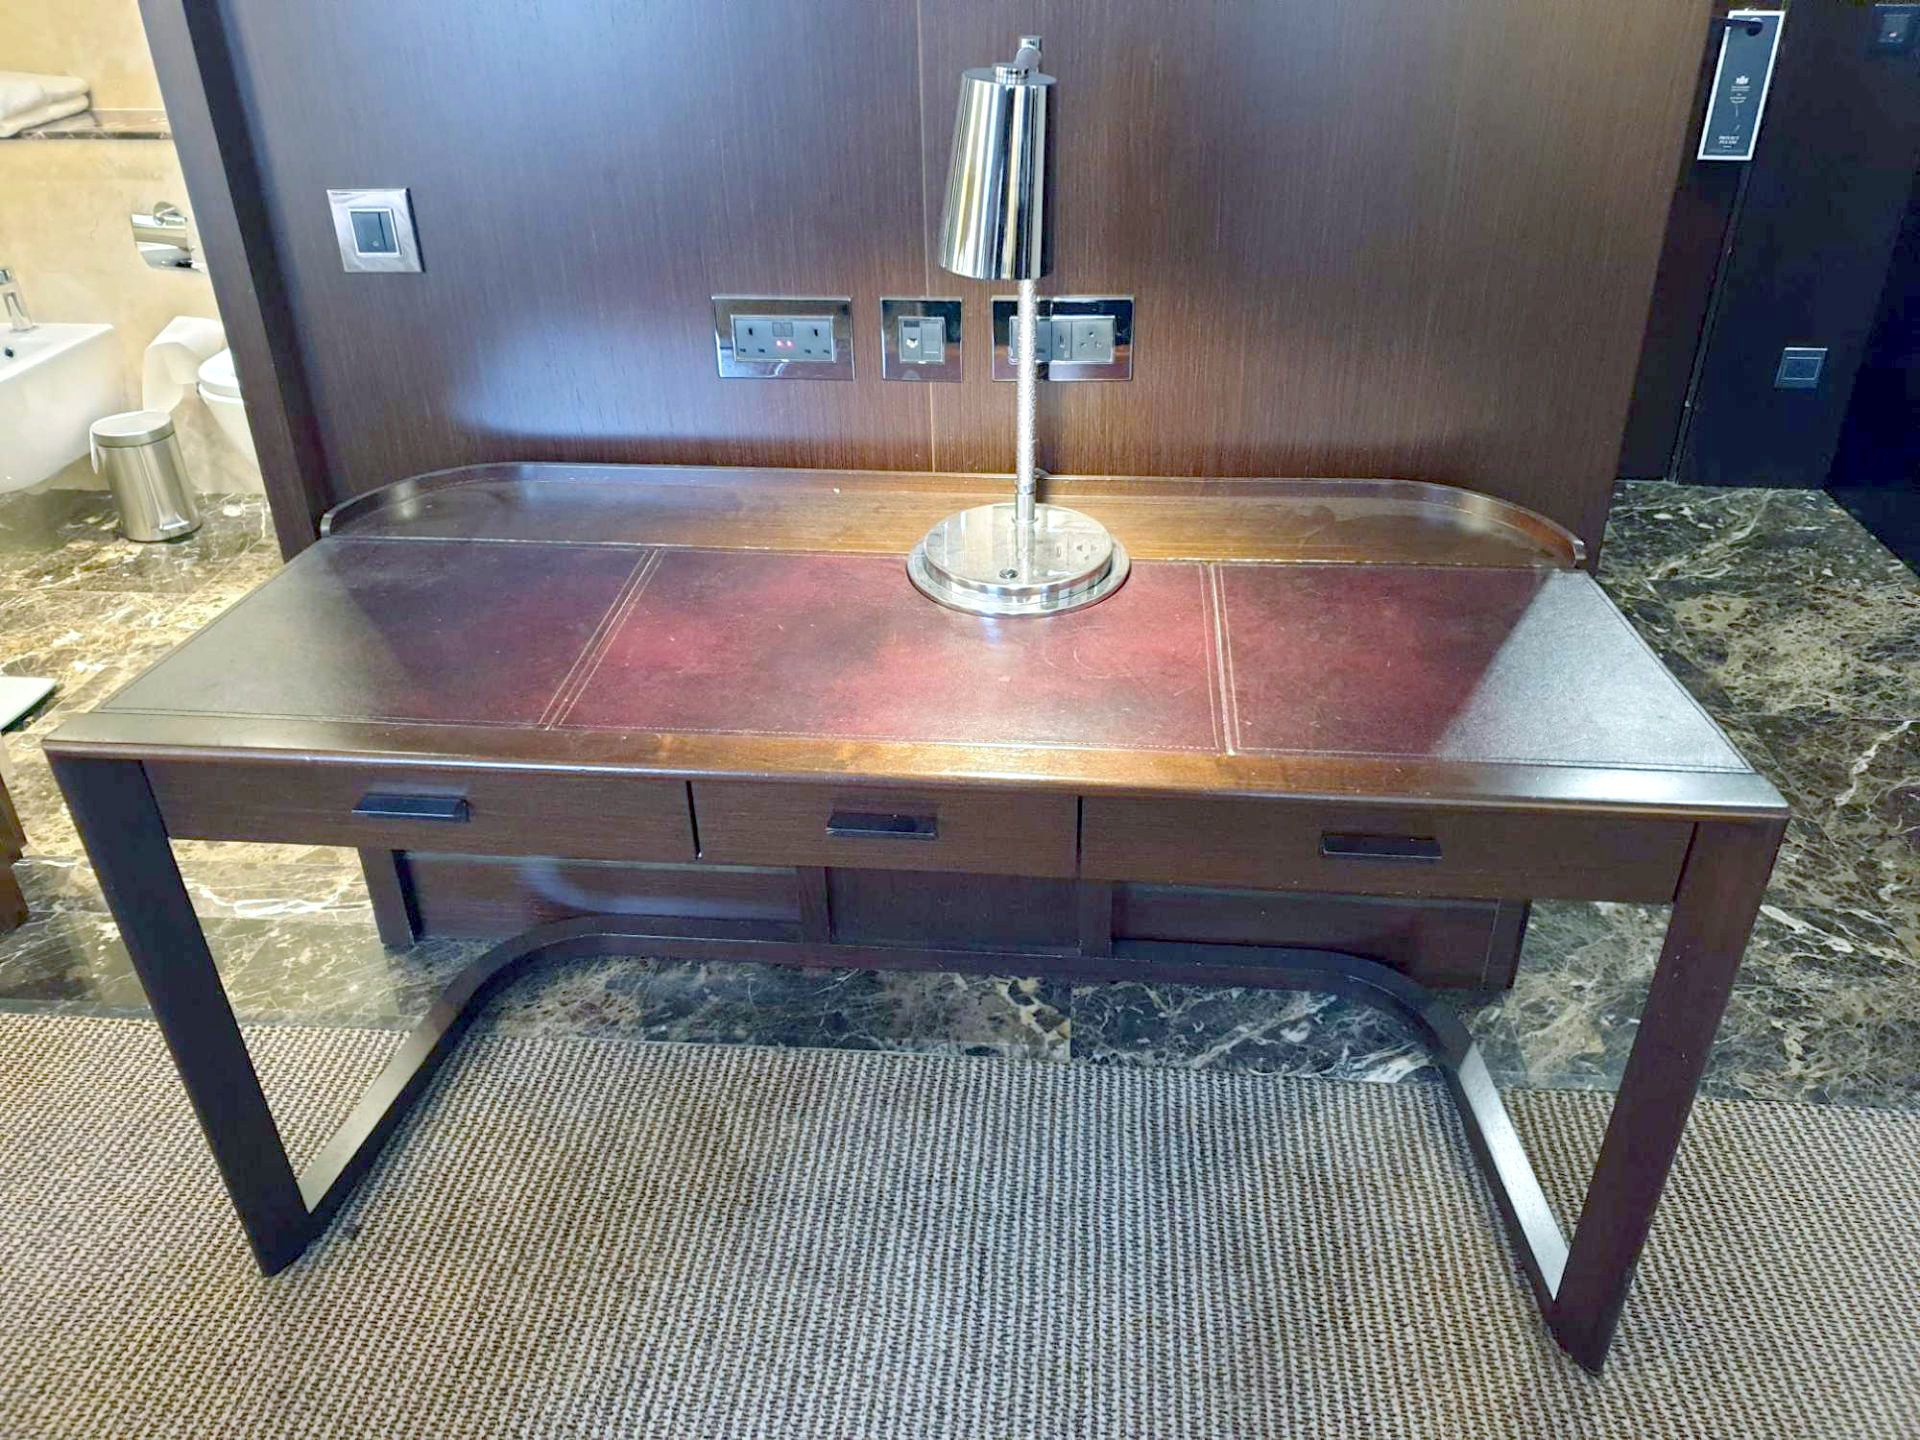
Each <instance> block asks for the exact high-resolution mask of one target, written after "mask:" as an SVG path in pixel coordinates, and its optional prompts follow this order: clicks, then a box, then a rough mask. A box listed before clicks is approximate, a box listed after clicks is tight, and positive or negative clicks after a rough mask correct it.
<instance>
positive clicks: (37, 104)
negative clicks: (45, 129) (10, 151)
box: [0, 70, 89, 139]
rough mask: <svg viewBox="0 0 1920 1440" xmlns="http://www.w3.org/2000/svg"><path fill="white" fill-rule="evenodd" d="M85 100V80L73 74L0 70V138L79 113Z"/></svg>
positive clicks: (83, 106) (85, 105) (85, 104)
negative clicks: (40, 73) (39, 73)
mask: <svg viewBox="0 0 1920 1440" xmlns="http://www.w3.org/2000/svg"><path fill="white" fill-rule="evenodd" d="M88 103H89V102H88V99H87V82H86V81H84V80H81V79H78V78H76V77H75V76H72V75H29V74H27V73H26V72H25V71H22V70H0V139H5V138H6V137H7V136H9V135H18V134H19V133H20V132H21V131H22V130H27V129H30V128H32V127H33V126H35V125H45V124H46V123H47V122H48V121H50V120H60V119H64V118H65V117H66V116H68V115H78V114H79V113H80V112H81V111H82V110H85V109H86V108H87V105H88Z"/></svg>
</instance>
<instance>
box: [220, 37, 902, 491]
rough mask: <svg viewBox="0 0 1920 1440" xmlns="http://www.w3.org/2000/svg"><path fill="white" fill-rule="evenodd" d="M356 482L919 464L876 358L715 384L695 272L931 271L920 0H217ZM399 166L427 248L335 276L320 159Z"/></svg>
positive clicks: (883, 289)
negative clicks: (538, 472)
mask: <svg viewBox="0 0 1920 1440" xmlns="http://www.w3.org/2000/svg"><path fill="white" fill-rule="evenodd" d="M226 17H227V23H228V26H229V28H230V31H231V33H232V36H233V48H234V51H235V53H236V56H237V57H238V61H239V69H240V72H241V79H242V82H243V84H244V86H245V88H246V91H247V106H248V110H249V113H250V114H251V116H252V120H253V126H254V130H255V134H256V144H257V150H258V153H259V155H260V157H261V162H262V170H263V175H262V179H263V183H264V186H265V189H266V192H267V198H268V204H269V206H270V208H271V209H272V211H273V213H274V215H275V217H276V220H277V222H278V232H277V233H278V239H279V242H280V249H281V254H282V256H283V259H284V262H285V265H286V269H287V275H288V288H289V290H290V291H291V293H292V295H293V297H294V304H295V305H296V307H297V308H298V309H299V310H300V311H301V312H302V314H303V315H304V316H305V317H306V322H307V327H306V332H305V340H306V346H307V351H308V355H309V358H310V362H311V364H310V374H311V380H312V385H313V392H314V399H315V402H316V404H317V406H318V409H319V411H320V413H321V415H322V416H323V417H324V424H325V430H326V442H327V452H328V454H329V456H330V457H331V458H332V460H333V462H334V465H335V469H336V479H337V483H338V486H339V489H340V491H341V492H342V493H343V494H349V493H357V492H359V491H362V490H366V489H370V488H373V487H374V486H377V485H380V484H383V483H385V482H386V481H389V480H393V479H398V478H401V477H403V476H406V475H409V474H414V473H417V472H419V471H422V470H431V469H438V468H441V467H443V466H449V465H461V464H466V463H469V462H477V461H483V460H492V459H501V458H508V459H563V460H565V459H597V460H615V459H617V460H637V461H696V462H709V463H712V462H723V463H729V464H742V465H773V464H787V465H808V466H823V467H829V468H866V467H874V468H900V469H923V468H925V467H926V465H927V463H928V458H929V456H928V443H927V441H928V426H927V404H926V400H925V398H924V397H923V396H921V395H919V394H917V393H915V392H913V391H907V392H906V393H899V392H900V391H901V387H900V386H897V385H893V386H887V387H885V390H884V392H883V389H882V386H881V382H880V379H879V373H878V372H879V363H878V362H879V356H878V355H877V354H876V353H874V347H873V346H872V344H871V343H870V342H871V339H872V337H871V336H869V335H868V334H867V333H866V329H867V327H866V326H865V325H863V326H861V327H860V333H859V334H858V335H857V337H856V346H857V353H858V360H859V370H860V378H859V379H858V380H856V381H855V382H853V383H851V384H841V383H826V382H819V383H807V384H762V383H750V382H745V381H722V380H720V379H719V378H718V376H717V375H716V374H715V371H714V354H713V322H712V311H711V307H710V305H709V303H708V297H709V296H710V295H714V294H721V293H729V292H731V293H748V294H775V295H782V294H800V295H851V296H853V297H854V298H855V299H856V300H857V301H858V302H859V304H860V307H861V308H860V318H861V319H862V320H865V319H867V318H868V317H869V316H870V315H871V314H872V312H873V307H874V297H876V296H878V295H880V294H883V293H889V294H891V293H901V294H917V293H919V291H920V286H921V285H922V283H923V282H924V278H925V264H924V257H923V255H922V247H921V245H920V240H919V236H920V228H921V226H920V155H919V144H918V137H919V103H918V95H917V83H918V82H917V73H916V66H915V25H914V12H913V8H912V6H911V5H904V6H902V5H874V4H871V3H863V0H807V3H805V4H786V3H780V4H771V3H754V4H716V3H713V0H645V3H639V4H636V3H633V0H557V3H531V0H523V3H506V0H487V3H485V4H474V3H472V0H406V3H404V4H394V3H391V0H328V3H327V4H325V5H251V4H232V5H229V6H228V7H227V10H226ZM355 185H405V186H409V187H411V189H412V197H413V204H414V211H415V217H416V220H417V222H418V227H419V231H420V242H421V250H422V254H423V258H424V261H425V265H426V273H425V274H422V275H417V276H411V275H373V276H369V275H348V274H345V273H344V272H343V271H342V270H341V267H340V257H339V252H338V250H337V249H336V247H335V243H334V240H333V234H332V228H331V223H330V221H329V218H328V214H327V208H326V190H327V188H328V187H329V186H334V187H340V186H355Z"/></svg>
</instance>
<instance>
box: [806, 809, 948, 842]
mask: <svg viewBox="0 0 1920 1440" xmlns="http://www.w3.org/2000/svg"><path fill="white" fill-rule="evenodd" d="M827 834H829V835H832V836H835V837H837V838H839V839H843V840H938V839H939V838H940V817H939V816H938V815H889V814H883V813H881V812H880V811H877V810H836V811H834V812H833V814H831V815H829V816H828V817H827Z"/></svg>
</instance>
